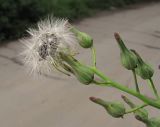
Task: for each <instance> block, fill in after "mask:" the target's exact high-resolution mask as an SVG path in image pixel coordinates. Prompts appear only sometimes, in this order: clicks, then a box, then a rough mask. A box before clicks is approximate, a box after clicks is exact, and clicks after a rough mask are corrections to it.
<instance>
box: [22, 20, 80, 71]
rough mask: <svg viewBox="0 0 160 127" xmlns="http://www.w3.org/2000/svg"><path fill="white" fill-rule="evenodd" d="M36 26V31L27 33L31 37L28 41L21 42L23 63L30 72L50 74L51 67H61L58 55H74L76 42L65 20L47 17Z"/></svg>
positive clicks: (31, 30)
mask: <svg viewBox="0 0 160 127" xmlns="http://www.w3.org/2000/svg"><path fill="white" fill-rule="evenodd" d="M37 26H38V27H37V28H36V29H33V28H30V29H29V30H28V31H27V32H28V33H29V34H30V35H31V36H30V38H29V39H23V40H22V42H23V44H24V45H25V48H24V51H23V55H24V62H25V65H27V66H29V68H30V69H31V72H38V73H45V72H50V71H51V70H52V68H53V65H54V66H56V67H61V63H62V59H61V58H60V53H62V52H63V53H65V54H69V55H74V54H75V53H76V45H77V43H78V42H77V39H76V37H75V35H74V34H73V33H72V32H71V31H70V29H71V26H70V25H69V23H68V21H67V20H65V19H57V18H54V17H49V18H47V19H45V20H43V21H40V22H38V25H37Z"/></svg>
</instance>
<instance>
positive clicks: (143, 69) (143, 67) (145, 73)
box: [132, 50, 154, 79]
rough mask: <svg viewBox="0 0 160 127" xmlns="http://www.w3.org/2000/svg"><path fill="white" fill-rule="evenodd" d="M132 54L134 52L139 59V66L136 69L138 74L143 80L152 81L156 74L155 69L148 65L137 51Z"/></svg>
mask: <svg viewBox="0 0 160 127" xmlns="http://www.w3.org/2000/svg"><path fill="white" fill-rule="evenodd" d="M132 52H134V54H135V55H136V56H137V58H138V65H137V68H136V69H135V71H136V74H137V75H139V76H140V77H141V78H143V79H151V77H152V76H153V74H154V70H153V68H152V67H151V66H150V65H148V64H147V63H145V62H144V61H143V60H142V58H141V57H140V55H139V54H138V53H137V52H136V51H135V50H132Z"/></svg>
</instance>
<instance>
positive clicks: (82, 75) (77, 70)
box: [61, 54, 94, 85]
mask: <svg viewBox="0 0 160 127" xmlns="http://www.w3.org/2000/svg"><path fill="white" fill-rule="evenodd" d="M61 57H62V59H63V60H64V61H65V62H66V63H67V64H68V65H69V66H70V67H71V68H70V69H71V70H72V71H71V72H72V73H73V74H74V75H75V76H76V77H77V79H78V80H79V81H80V82H81V83H83V84H85V85H89V84H90V83H92V81H93V79H94V72H93V70H92V69H91V68H89V67H88V66H86V65H83V64H81V63H79V62H78V61H77V60H76V59H74V58H73V57H72V56H67V55H64V54H61Z"/></svg>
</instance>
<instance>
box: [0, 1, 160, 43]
mask: <svg viewBox="0 0 160 127" xmlns="http://www.w3.org/2000/svg"><path fill="white" fill-rule="evenodd" d="M151 1H153V0H0V40H1V41H6V40H11V39H17V38H19V37H22V35H23V34H25V30H26V28H27V27H28V26H31V25H34V24H35V23H36V22H37V21H38V20H40V19H42V18H44V17H46V16H47V15H49V14H54V16H57V17H63V18H64V17H65V18H66V17H67V18H68V19H69V20H70V21H75V20H77V19H82V18H84V17H88V16H91V15H94V14H95V12H97V11H99V10H105V9H107V10H112V9H115V8H124V7H127V6H128V5H133V4H136V3H142V2H151ZM154 1H158V0H154Z"/></svg>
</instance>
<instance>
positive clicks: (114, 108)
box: [90, 97, 125, 118]
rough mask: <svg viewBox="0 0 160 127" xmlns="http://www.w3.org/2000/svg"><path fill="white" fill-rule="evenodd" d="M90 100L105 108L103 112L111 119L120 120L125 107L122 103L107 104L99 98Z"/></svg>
mask: <svg viewBox="0 0 160 127" xmlns="http://www.w3.org/2000/svg"><path fill="white" fill-rule="evenodd" d="M90 100H91V101H92V102H94V103H97V104H99V105H101V106H103V107H104V108H105V110H106V111H107V112H108V114H110V115H111V116H112V117H115V118H120V117H123V115H124V114H125V107H124V105H123V104H122V103H118V102H107V101H104V100H102V99H100V98H95V97H90Z"/></svg>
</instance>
